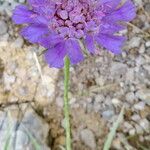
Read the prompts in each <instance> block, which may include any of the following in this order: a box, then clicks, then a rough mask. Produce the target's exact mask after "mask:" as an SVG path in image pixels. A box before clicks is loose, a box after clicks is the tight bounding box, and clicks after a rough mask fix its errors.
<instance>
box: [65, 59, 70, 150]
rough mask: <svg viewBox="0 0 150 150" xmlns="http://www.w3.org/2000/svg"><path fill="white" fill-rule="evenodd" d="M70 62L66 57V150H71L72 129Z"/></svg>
mask: <svg viewBox="0 0 150 150" xmlns="http://www.w3.org/2000/svg"><path fill="white" fill-rule="evenodd" d="M69 69H70V60H69V58H68V57H67V56H66V57H65V67H64V88H65V89H64V115H65V130H66V150H71V127H70V113H69V99H68V89H69V76H70V72H69Z"/></svg>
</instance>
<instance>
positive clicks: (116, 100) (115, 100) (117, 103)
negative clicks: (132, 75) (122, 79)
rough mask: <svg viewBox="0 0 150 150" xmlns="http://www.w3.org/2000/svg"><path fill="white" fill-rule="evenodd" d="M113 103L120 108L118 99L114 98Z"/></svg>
mask: <svg viewBox="0 0 150 150" xmlns="http://www.w3.org/2000/svg"><path fill="white" fill-rule="evenodd" d="M112 103H113V105H114V106H118V105H119V104H120V100H119V99H117V98H113V99H112Z"/></svg>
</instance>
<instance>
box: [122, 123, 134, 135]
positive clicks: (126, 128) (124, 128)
mask: <svg viewBox="0 0 150 150" xmlns="http://www.w3.org/2000/svg"><path fill="white" fill-rule="evenodd" d="M132 128H133V126H132V125H131V124H130V123H129V122H127V121H126V122H124V124H123V130H124V132H128V131H129V130H130V129H132Z"/></svg>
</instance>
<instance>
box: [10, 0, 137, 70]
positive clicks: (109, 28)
mask: <svg viewBox="0 0 150 150" xmlns="http://www.w3.org/2000/svg"><path fill="white" fill-rule="evenodd" d="M28 4H29V5H28V6H25V5H19V6H17V7H16V8H15V10H14V12H13V17H12V18H13V21H14V22H15V23H16V24H26V25H27V26H25V27H24V28H23V29H22V30H21V35H22V36H23V37H24V38H25V39H27V40H29V41H30V42H31V43H38V44H40V45H42V46H44V47H45V48H47V49H48V50H47V51H46V53H45V58H46V61H47V63H48V64H49V65H50V67H56V68H61V67H63V66H64V61H63V60H64V57H65V56H66V55H67V56H68V57H69V58H70V60H71V64H77V63H78V62H80V61H82V60H83V59H84V57H83V53H82V50H81V47H80V45H79V40H81V41H82V42H83V43H84V45H85V47H86V49H87V50H88V51H89V53H91V54H94V53H95V50H96V45H100V46H102V47H104V48H106V49H108V50H109V51H111V52H113V53H114V54H119V53H120V52H121V47H122V45H123V43H124V41H125V37H123V36H117V35H116V33H117V32H118V31H120V30H123V29H124V28H125V26H124V25H123V22H128V21H131V20H132V19H133V18H134V17H135V7H134V5H133V4H132V2H131V1H130V0H127V1H126V2H124V3H123V4H122V3H121V0H28Z"/></svg>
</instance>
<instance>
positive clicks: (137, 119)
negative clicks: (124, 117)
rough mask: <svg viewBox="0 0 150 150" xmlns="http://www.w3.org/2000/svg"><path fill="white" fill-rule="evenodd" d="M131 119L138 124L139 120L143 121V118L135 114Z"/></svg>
mask: <svg viewBox="0 0 150 150" xmlns="http://www.w3.org/2000/svg"><path fill="white" fill-rule="evenodd" d="M131 119H132V120H133V121H136V122H138V121H139V120H141V117H140V115H138V114H134V115H133V116H131Z"/></svg>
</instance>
